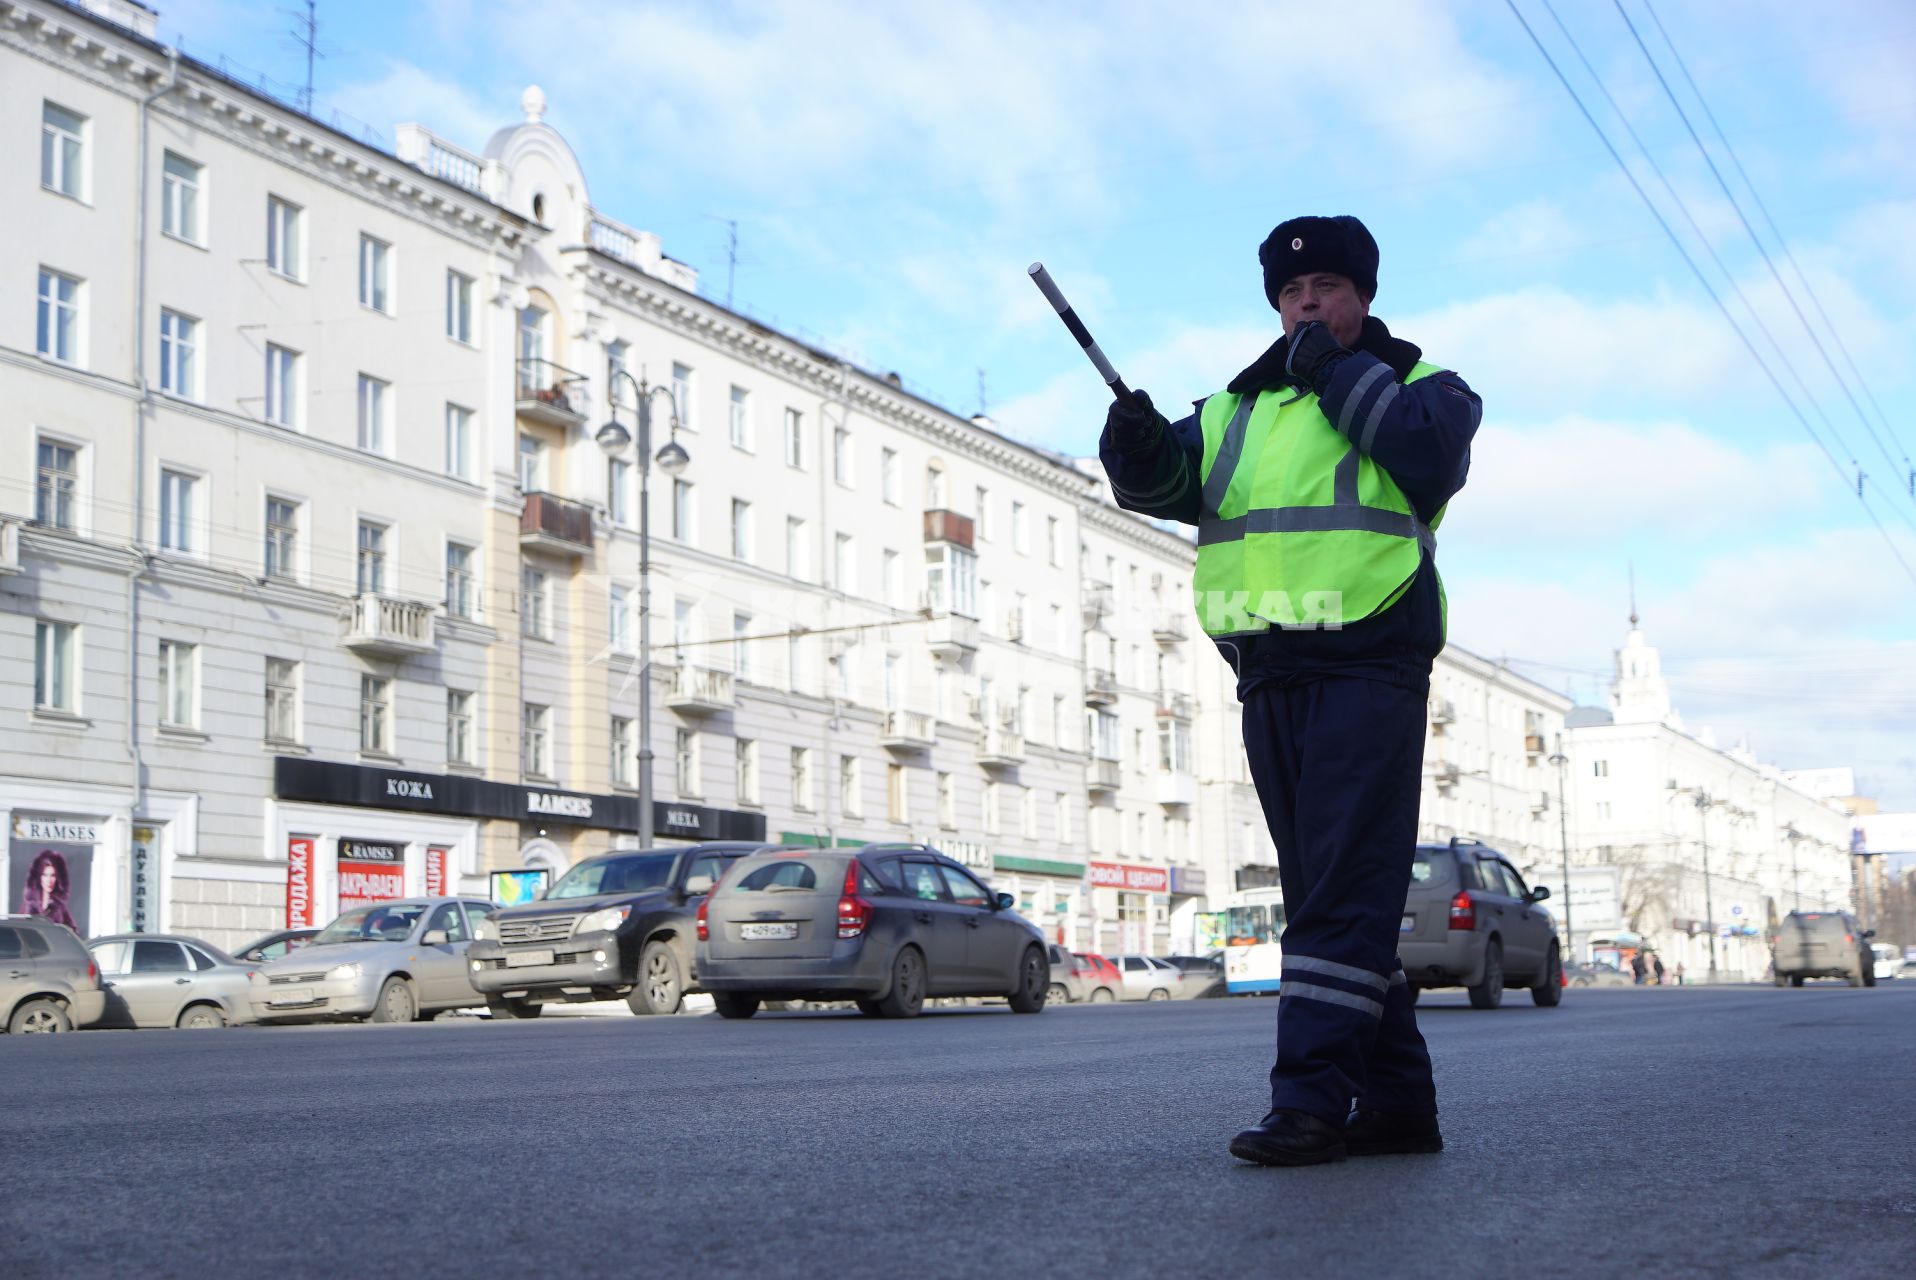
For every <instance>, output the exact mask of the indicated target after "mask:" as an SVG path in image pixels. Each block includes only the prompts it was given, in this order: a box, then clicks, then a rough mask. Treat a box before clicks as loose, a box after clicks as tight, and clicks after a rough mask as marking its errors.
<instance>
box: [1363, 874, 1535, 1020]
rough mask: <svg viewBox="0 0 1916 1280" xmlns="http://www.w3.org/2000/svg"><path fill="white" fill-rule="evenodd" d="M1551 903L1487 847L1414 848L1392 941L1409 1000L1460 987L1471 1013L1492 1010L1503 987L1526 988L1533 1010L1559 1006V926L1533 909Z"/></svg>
mask: <svg viewBox="0 0 1916 1280" xmlns="http://www.w3.org/2000/svg"><path fill="white" fill-rule="evenodd" d="M1549 896H1550V890H1549V889H1548V888H1546V887H1545V886H1543V885H1538V886H1537V887H1536V888H1534V889H1533V888H1531V887H1530V886H1528V885H1526V884H1525V883H1524V881H1523V877H1522V876H1520V875H1518V874H1517V869H1516V868H1515V867H1513V866H1511V865H1510V863H1509V862H1508V861H1507V860H1505V858H1504V856H1503V855H1502V854H1500V853H1498V852H1497V851H1496V850H1495V849H1493V848H1491V847H1490V846H1489V845H1486V844H1478V843H1476V842H1474V841H1470V840H1461V839H1459V840H1452V841H1451V842H1450V843H1449V844H1448V845H1441V844H1425V845H1418V846H1417V853H1416V858H1415V860H1414V861H1413V862H1412V863H1411V873H1410V894H1409V896H1408V897H1407V898H1406V900H1405V902H1404V920H1403V925H1402V928H1401V931H1400V933H1399V935H1398V941H1397V956H1398V959H1399V961H1400V962H1401V963H1402V964H1403V966H1404V975H1405V976H1406V977H1407V978H1409V979H1410V990H1411V995H1412V998H1415V997H1416V994H1417V992H1419V991H1421V990H1423V989H1424V988H1426V987H1464V988H1466V989H1468V991H1469V992H1470V1003H1471V1005H1472V1006H1474V1007H1475V1008H1478V1009H1495V1008H1496V1007H1497V1006H1498V1005H1499V1004H1502V1003H1503V998H1504V990H1505V988H1506V987H1528V988H1529V989H1530V998H1531V999H1532V1000H1534V1001H1536V1002H1537V1003H1538V1004H1540V1005H1544V1006H1545V1007H1549V1006H1553V1005H1556V1004H1558V1003H1559V1002H1560V1001H1562V999H1563V956H1562V955H1561V954H1560V952H1559V950H1558V946H1557V922H1556V921H1555V920H1553V919H1552V918H1551V916H1550V913H1549V912H1548V911H1545V910H1544V909H1543V908H1542V907H1540V906H1538V905H1537V904H1538V903H1539V902H1542V901H1543V900H1544V899H1545V898H1547V897H1549Z"/></svg>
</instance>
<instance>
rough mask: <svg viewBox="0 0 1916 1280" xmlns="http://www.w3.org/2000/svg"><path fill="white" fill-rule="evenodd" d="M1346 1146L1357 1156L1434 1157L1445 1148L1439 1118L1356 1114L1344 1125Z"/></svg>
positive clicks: (1373, 1113) (1379, 1113) (1356, 1112)
mask: <svg viewBox="0 0 1916 1280" xmlns="http://www.w3.org/2000/svg"><path fill="white" fill-rule="evenodd" d="M1344 1144H1345V1146H1346V1147H1347V1148H1348V1149H1349V1150H1350V1153H1351V1154H1352V1155H1354V1156H1409V1155H1433V1154H1435V1153H1436V1152H1439V1151H1442V1150H1443V1149H1444V1135H1443V1134H1442V1133H1441V1132H1439V1131H1438V1128H1437V1117H1436V1116H1405V1115H1393V1114H1391V1113H1390V1112H1388V1111H1361V1110H1360V1111H1353V1112H1351V1116H1350V1119H1349V1120H1348V1121H1347V1122H1345V1125H1344Z"/></svg>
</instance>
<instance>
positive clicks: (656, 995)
mask: <svg viewBox="0 0 1916 1280" xmlns="http://www.w3.org/2000/svg"><path fill="white" fill-rule="evenodd" d="M625 1002H626V1004H627V1005H629V1006H630V1007H631V1009H632V1012H634V1013H636V1014H639V1015H641V1016H643V1015H645V1014H652V1013H677V1012H678V1011H679V1006H680V1005H682V1004H684V1003H685V983H684V981H683V980H682V979H681V978H680V976H679V958H678V957H677V956H675V955H673V954H672V947H671V945H670V944H669V943H664V942H648V943H646V944H645V950H643V951H641V952H640V953H639V985H638V986H636V987H634V988H632V990H631V992H630V994H628V995H627V996H626V997H625Z"/></svg>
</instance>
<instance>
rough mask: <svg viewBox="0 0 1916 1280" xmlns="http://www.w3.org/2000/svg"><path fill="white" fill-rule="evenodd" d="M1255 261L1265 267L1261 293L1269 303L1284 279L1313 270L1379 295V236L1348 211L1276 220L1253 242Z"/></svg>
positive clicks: (1371, 295) (1274, 300) (1366, 294)
mask: <svg viewBox="0 0 1916 1280" xmlns="http://www.w3.org/2000/svg"><path fill="white" fill-rule="evenodd" d="M1257 260H1258V262H1259V263H1261V264H1262V265H1263V267H1264V296H1265V297H1267V298H1269V299H1270V300H1271V305H1272V306H1273V307H1275V306H1277V292H1278V290H1279V289H1281V288H1283V287H1284V282H1285V281H1287V280H1291V279H1294V278H1295V277H1297V276H1301V275H1305V274H1308V273H1309V272H1312V271H1330V272H1334V273H1336V274H1337V275H1340V276H1347V277H1349V278H1350V282H1351V283H1352V284H1354V285H1356V286H1357V292H1359V293H1361V294H1363V295H1364V297H1365V298H1367V299H1368V298H1375V297H1376V296H1377V241H1376V240H1374V239H1372V238H1371V234H1370V231H1369V229H1367V228H1366V227H1365V226H1364V224H1363V223H1361V222H1359V221H1358V220H1357V219H1356V218H1353V217H1351V216H1350V215H1349V214H1348V213H1347V214H1343V215H1341V216H1339V217H1335V218H1316V217H1304V218H1292V219H1290V220H1289V221H1288V222H1280V223H1278V224H1277V229H1276V230H1274V231H1272V232H1271V234H1270V235H1268V236H1266V237H1265V239H1264V243H1263V244H1261V245H1259V246H1258V247H1257Z"/></svg>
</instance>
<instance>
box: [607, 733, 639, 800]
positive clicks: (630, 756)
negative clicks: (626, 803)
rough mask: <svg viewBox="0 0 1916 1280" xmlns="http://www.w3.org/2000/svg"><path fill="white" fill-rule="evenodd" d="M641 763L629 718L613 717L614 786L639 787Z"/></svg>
mask: <svg viewBox="0 0 1916 1280" xmlns="http://www.w3.org/2000/svg"><path fill="white" fill-rule="evenodd" d="M638 776H639V762H638V757H637V747H636V746H635V745H634V739H633V737H632V720H631V718H630V717H628V716H613V717H612V784H613V785H614V786H618V787H631V786H636V785H638Z"/></svg>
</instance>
